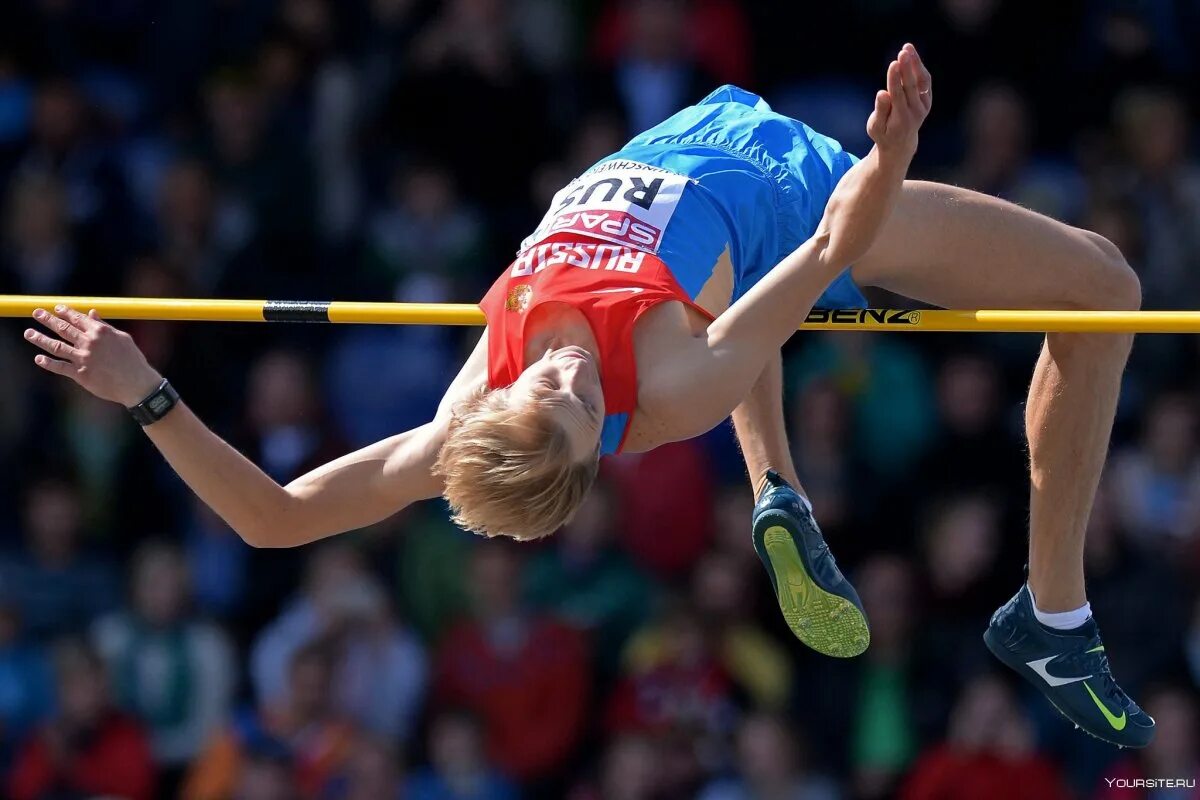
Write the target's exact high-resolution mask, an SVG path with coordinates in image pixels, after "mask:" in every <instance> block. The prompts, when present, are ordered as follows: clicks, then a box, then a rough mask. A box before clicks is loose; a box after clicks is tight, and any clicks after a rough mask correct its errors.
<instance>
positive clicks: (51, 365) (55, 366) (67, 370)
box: [33, 356, 79, 380]
mask: <svg viewBox="0 0 1200 800" xmlns="http://www.w3.org/2000/svg"><path fill="white" fill-rule="evenodd" d="M33 363H35V364H37V365H38V366H39V367H41V368H42V369H44V370H46V372H53V373H54V374H55V375H62V376H63V377H64V378H70V379H71V380H76V379H77V378H78V377H79V367H77V366H75V365H74V364H71V363H68V362H66V361H57V360H55V359H53V358H50V357H49V356H35V357H34V359H33Z"/></svg>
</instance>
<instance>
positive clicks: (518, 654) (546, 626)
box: [433, 541, 591, 781]
mask: <svg viewBox="0 0 1200 800" xmlns="http://www.w3.org/2000/svg"><path fill="white" fill-rule="evenodd" d="M516 547H518V545H515V544H514V543H511V542H507V541H489V542H487V543H485V544H483V545H480V546H478V547H476V548H475V550H474V552H473V553H472V554H471V558H470V564H469V566H468V569H469V571H470V580H469V582H468V587H469V590H470V592H471V596H472V597H471V599H472V613H471V616H470V618H468V619H465V620H463V621H462V622H460V623H459V624H458V625H456V626H454V627H453V628H451V629H450V630H449V631H448V632H446V634H445V635H444V636H443V637H442V640H441V643H440V644H439V645H438V652H437V659H436V666H435V669H434V676H435V677H434V693H433V696H434V703H435V705H434V709H435V711H445V710H455V709H466V710H469V711H471V712H472V713H473V714H474V715H475V716H477V717H478V719H479V722H480V725H481V726H482V729H483V736H484V740H485V742H486V750H487V754H488V757H489V758H490V759H491V760H492V761H493V762H495V764H496V765H497V766H498V767H499V768H500V769H502V770H503V771H504V772H505V774H507V775H509V776H510V777H512V778H514V779H517V780H521V781H528V780H532V779H548V778H550V777H552V776H554V775H555V774H556V773H557V771H558V770H561V769H562V768H564V767H565V766H566V764H567V760H568V759H569V758H570V757H571V755H572V754H573V753H574V752H575V748H576V746H577V745H578V744H579V742H580V740H581V737H582V736H583V733H584V729H585V725H586V723H587V716H586V715H587V712H588V709H589V705H590V701H591V697H590V690H591V684H590V682H589V681H590V679H591V674H590V673H591V668H590V664H589V661H588V655H589V653H588V649H587V643H586V639H585V637H584V635H583V634H582V633H581V632H580V631H578V630H576V629H575V628H572V627H570V626H568V625H566V624H564V623H562V622H559V621H558V620H556V619H554V618H553V617H550V616H548V615H544V614H539V613H536V612H532V611H530V610H529V609H528V608H527V607H526V606H524V605H523V604H522V603H521V601H520V572H521V568H522V560H523V556H522V553H521V552H519V551H518V550H516V549H515V548H516Z"/></svg>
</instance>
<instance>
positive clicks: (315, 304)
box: [263, 300, 329, 322]
mask: <svg viewBox="0 0 1200 800" xmlns="http://www.w3.org/2000/svg"><path fill="white" fill-rule="evenodd" d="M263 319H265V320H266V321H267V322H329V302H328V301H322V300H268V301H267V302H266V303H265V304H263Z"/></svg>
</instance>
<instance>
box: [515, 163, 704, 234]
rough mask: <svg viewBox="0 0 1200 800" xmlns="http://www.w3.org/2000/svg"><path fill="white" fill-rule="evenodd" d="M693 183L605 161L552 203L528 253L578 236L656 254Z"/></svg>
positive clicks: (639, 166)
mask: <svg viewBox="0 0 1200 800" xmlns="http://www.w3.org/2000/svg"><path fill="white" fill-rule="evenodd" d="M690 180H691V179H690V178H688V177H687V176H685V175H680V174H678V173H675V172H670V171H668V170H665V169H660V168H659V167H652V166H649V165H648V164H641V163H639V162H637V161H620V160H618V161H606V162H605V163H603V164H600V165H599V166H597V167H594V168H592V169H590V170H588V171H587V172H585V173H584V174H583V175H580V176H579V177H578V178H576V179H575V180H573V181H571V182H570V183H568V184H567V185H566V186H564V187H563V188H562V189H561V190H559V192H558V194H556V195H554V200H553V201H552V202H551V203H550V210H549V211H547V212H546V216H544V217H542V221H541V223H539V224H538V226H537V230H535V231H534V232H533V233H532V234H530V235H529V236H528V237H526V239H525V241H523V242H521V250H522V251H525V250H527V249H529V248H530V247H532V246H533V245H535V244H537V243H538V242H540V241H541V240H543V239H545V238H546V237H548V236H552V235H554V234H559V233H579V234H583V235H585V236H590V237H593V238H596V239H601V240H603V241H606V242H612V243H613V244H620V245H625V246H626V247H633V248H636V249H638V250H642V251H644V252H647V253H657V252H658V247H659V245H660V244H662V237H663V231H665V230H666V229H667V223H669V222H670V221H671V217H672V215H674V213H675V208H676V207H677V206H678V205H679V198H680V197H681V196H682V195H683V187H684V186H686V185H687V184H688V182H689V181H690Z"/></svg>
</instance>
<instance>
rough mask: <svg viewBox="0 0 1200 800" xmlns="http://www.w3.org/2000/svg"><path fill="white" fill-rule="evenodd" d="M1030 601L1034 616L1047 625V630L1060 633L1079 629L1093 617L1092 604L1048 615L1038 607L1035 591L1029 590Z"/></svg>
mask: <svg viewBox="0 0 1200 800" xmlns="http://www.w3.org/2000/svg"><path fill="white" fill-rule="evenodd" d="M1029 599H1030V600H1032V601H1033V615H1034V616H1035V617H1037V621H1038V622H1040V623H1042V624H1043V625H1045V626H1046V627H1047V628H1054V629H1055V630H1059V631H1069V630H1072V629H1073V628H1078V627H1079V626H1080V625H1082V624H1083V623H1085V622H1087V621H1088V619H1089V618H1090V617H1091V616H1092V604H1091V603H1084V604H1083V605H1081V606H1080V607H1079V608H1077V609H1075V610H1074V611H1055V612H1054V613H1048V612H1046V611H1042V610H1041V609H1039V608H1038V607H1037V598H1035V597H1034V596H1033V589H1030V590H1029Z"/></svg>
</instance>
